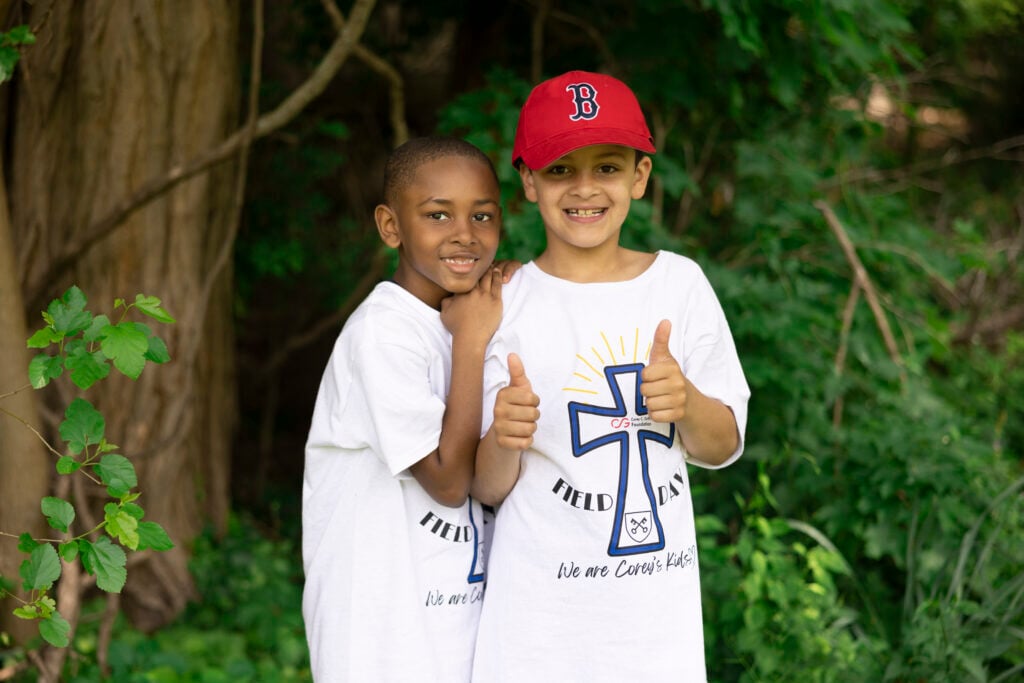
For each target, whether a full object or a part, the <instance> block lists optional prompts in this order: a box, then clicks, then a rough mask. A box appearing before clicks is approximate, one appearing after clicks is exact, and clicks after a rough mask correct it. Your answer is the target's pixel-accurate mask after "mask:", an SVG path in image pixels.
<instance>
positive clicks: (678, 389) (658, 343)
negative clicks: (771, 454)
mask: <svg viewBox="0 0 1024 683" xmlns="http://www.w3.org/2000/svg"><path fill="white" fill-rule="evenodd" d="M671 331H672V324H671V323H670V322H669V321H667V320H662V321H661V323H660V324H659V325H658V329H657V330H656V331H655V333H654V343H653V345H652V346H651V357H650V361H649V363H648V365H647V367H646V368H644V371H643V384H642V385H641V387H640V393H641V394H643V396H644V399H645V401H646V403H647V412H648V414H649V415H650V417H651V420H653V421H654V422H674V423H675V425H676V429H677V430H679V437H680V439H681V440H682V442H683V447H684V448H686V452H687V453H689V454H690V456H691V457H693V458H695V459H697V460H700V461H701V462H703V463H706V464H708V465H712V466H714V465H721V464H722V463H723V462H725V461H726V460H728V459H729V456H731V455H732V454H733V453H734V452H736V449H737V448H738V447H739V431H738V429H737V426H736V418H735V417H734V416H733V414H732V411H731V410H729V408H728V406H726V405H725V404H724V403H722V402H721V401H718V400H717V399H713V398H710V397H708V396H705V395H704V394H702V393H701V392H700V390H699V389H697V387H695V386H694V385H693V383H692V382H690V380H689V379H687V377H686V376H685V375H684V374H683V371H682V369H681V368H680V367H679V363H678V362H677V361H676V359H675V358H673V357H672V354H671V353H670V352H669V348H668V340H669V335H670V333H671Z"/></svg>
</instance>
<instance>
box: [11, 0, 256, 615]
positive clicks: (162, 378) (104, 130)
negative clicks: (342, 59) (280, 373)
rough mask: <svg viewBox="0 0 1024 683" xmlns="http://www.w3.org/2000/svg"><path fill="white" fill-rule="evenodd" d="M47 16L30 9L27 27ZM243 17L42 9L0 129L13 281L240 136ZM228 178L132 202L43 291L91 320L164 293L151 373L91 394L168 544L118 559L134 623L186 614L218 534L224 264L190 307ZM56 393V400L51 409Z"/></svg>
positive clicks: (225, 388) (116, 7)
mask: <svg viewBox="0 0 1024 683" xmlns="http://www.w3.org/2000/svg"><path fill="white" fill-rule="evenodd" d="M47 4H48V3H35V4H34V5H33V9H32V14H33V16H32V20H31V23H32V25H36V24H37V23H38V22H40V21H41V20H42V18H43V13H44V12H45V11H46V10H47V9H48V8H47V7H46V5H47ZM238 15H239V10H238V5H237V3H236V2H235V1H234V0H188V1H185V0H151V1H148V2H121V1H120V0H90V2H85V3H80V2H76V3H70V2H57V3H55V4H54V6H53V10H52V15H51V16H50V17H49V18H48V19H47V20H46V23H45V24H44V27H43V30H42V31H41V33H40V35H39V36H38V40H37V43H36V45H34V46H33V47H32V48H31V49H30V50H28V51H27V52H26V53H25V56H24V57H23V59H24V62H23V65H22V67H23V71H22V74H23V77H22V78H21V79H20V80H19V81H18V82H17V83H16V88H17V89H16V98H15V105H14V108H13V110H12V113H11V115H10V118H9V120H8V124H9V125H10V126H11V127H12V128H11V129H10V131H9V132H8V136H7V138H8V139H9V140H11V143H10V144H11V147H12V150H11V155H10V172H9V174H8V177H9V187H10V193H9V194H10V207H11V223H12V226H13V233H14V241H15V248H16V250H17V262H18V264H19V266H20V269H19V276H20V281H21V283H22V286H24V284H25V283H26V282H28V281H29V280H30V279H31V278H32V275H33V274H34V273H40V272H45V270H46V269H47V268H48V266H49V265H50V264H51V263H52V262H53V260H54V258H55V257H56V255H57V254H58V253H59V247H60V245H61V244H63V243H65V242H66V241H67V240H69V239H70V238H71V237H72V236H74V235H75V234H76V232H78V231H81V230H83V229H85V228H86V227H87V226H88V225H89V224H90V222H91V221H93V220H95V219H96V218H97V217H99V216H102V215H104V214H105V213H106V212H107V211H109V210H110V209H111V208H112V207H113V206H114V205H115V204H116V203H117V202H118V201H119V200H121V199H123V198H124V197H126V196H128V195H130V194H131V193H132V191H133V190H134V189H136V188H137V187H138V186H139V185H140V184H142V183H144V182H145V181H147V180H149V179H151V178H153V177H158V176H160V175H162V174H163V173H164V172H165V171H166V170H167V169H169V168H171V167H172V166H174V165H176V164H181V163H183V162H186V161H188V160H189V159H191V158H193V157H195V156H197V155H199V154H200V153H201V152H202V151H204V150H206V149H208V148H209V147H212V146H213V145H215V144H216V143H218V142H219V141H221V140H222V139H223V138H224V137H226V136H227V135H228V134H229V133H231V132H232V131H234V130H235V129H236V127H237V124H238V99H239V85H238V83H239V73H238V56H237V44H238ZM234 173H235V169H234V167H233V165H231V164H225V165H221V166H218V167H215V168H214V169H213V170H212V171H210V172H208V173H205V174H201V175H199V176H197V177H195V178H193V179H191V180H189V181H186V182H184V183H182V184H180V185H178V186H176V187H175V188H174V189H173V190H171V191H169V192H168V193H167V194H165V195H164V196H162V197H160V198H158V199H156V200H154V201H152V202H150V203H149V204H147V205H145V206H144V207H142V208H141V209H140V210H138V211H136V212H135V213H134V214H132V215H131V216H130V217H129V218H128V220H127V221H126V222H125V223H124V224H123V225H122V226H121V227H120V228H119V229H118V230H117V231H116V232H114V233H113V234H112V235H111V236H110V237H109V238H107V239H106V240H104V241H103V242H100V243H99V244H97V245H96V246H95V247H93V248H92V249H90V250H88V251H87V252H85V253H83V254H82V255H81V256H80V257H79V258H78V260H77V261H76V262H75V263H74V264H73V266H72V268H71V271H70V272H68V273H65V274H63V275H62V276H61V278H60V279H59V281H55V282H52V283H51V289H50V292H49V293H48V295H47V297H48V298H52V297H55V296H59V295H60V294H61V293H63V291H64V290H65V289H66V288H67V287H68V286H69V285H70V284H72V283H74V284H77V285H78V286H79V287H81V289H82V290H83V291H84V292H85V294H86V295H87V296H88V297H89V302H90V308H91V309H92V310H93V311H94V312H105V313H107V314H108V315H110V314H112V313H113V311H112V303H113V300H114V299H115V298H117V297H121V298H124V299H127V300H129V301H131V300H133V299H134V296H135V294H137V293H144V294H148V295H155V296H158V297H160V298H161V299H162V300H163V302H164V305H165V308H167V309H168V310H169V311H170V312H171V313H172V315H174V316H175V317H176V318H178V323H177V324H175V325H172V326H164V325H161V324H159V323H155V322H153V323H152V324H151V327H153V328H154V329H155V331H156V332H157V334H159V335H160V336H162V337H163V338H164V339H165V341H166V342H167V345H168V348H169V350H170V352H171V356H172V362H171V363H169V364H167V365H164V366H150V367H147V369H146V370H145V372H143V374H142V376H141V377H140V378H139V379H138V380H137V381H134V382H133V381H131V380H128V379H126V378H125V377H123V376H121V375H120V374H118V373H116V372H113V373H112V374H111V377H110V378H109V379H107V380H105V381H103V382H101V383H99V384H97V385H96V386H95V387H94V388H93V389H90V390H89V392H88V394H87V397H88V398H89V399H90V400H91V401H92V402H93V403H94V404H95V405H96V407H97V408H98V409H99V410H100V411H101V412H102V413H103V414H104V416H105V417H106V420H107V432H106V433H107V438H108V440H110V441H112V442H114V443H117V444H119V445H120V446H121V452H123V453H124V454H125V455H126V456H128V457H129V458H131V459H132V460H133V462H134V463H135V466H136V468H137V470H138V472H139V489H140V490H141V491H142V498H141V499H140V500H139V503H140V504H141V505H142V506H143V507H144V508H145V509H146V519H150V520H153V521H156V522H159V523H160V524H162V525H163V526H164V528H165V529H167V531H168V533H169V534H170V535H171V538H172V539H173V540H174V541H175V543H176V548H175V549H174V550H172V551H170V552H167V553H147V554H146V561H145V562H142V563H140V564H137V565H130V568H129V572H128V584H127V586H126V588H125V600H124V601H123V602H122V604H123V605H124V607H125V610H126V612H127V613H128V615H129V616H130V617H131V618H132V620H133V621H134V622H135V623H136V625H138V626H139V627H141V628H143V629H152V628H156V627H158V626H160V625H162V624H163V623H165V622H166V621H167V620H168V619H170V618H171V617H173V616H174V615H176V614H177V613H178V612H179V611H180V610H181V609H182V608H183V607H184V605H185V603H186V601H187V599H188V598H189V597H190V596H191V593H192V590H193V589H192V583H191V580H190V576H189V573H188V571H187V565H186V563H187V559H188V552H189V547H190V545H191V541H192V539H194V538H195V536H196V535H197V534H198V533H199V532H200V531H201V527H202V526H203V525H204V524H205V523H207V522H209V521H212V522H213V524H214V525H215V526H217V527H219V528H223V527H224V525H225V523H226V518H227V513H228V509H229V500H228V484H229V471H228V467H229V463H230V444H231V440H232V430H233V429H234V425H235V398H234V389H233V387H234V352H233V346H234V345H233V326H232V316H231V279H232V278H231V272H230V266H229V267H228V268H226V269H224V271H223V272H221V273H219V276H218V277H217V280H216V283H217V284H216V285H215V286H214V287H213V288H212V289H211V290H210V291H211V292H212V293H211V296H210V299H209V302H208V305H207V306H205V307H204V306H201V305H200V302H199V299H200V298H201V292H202V291H203V289H204V282H205V280H206V279H207V278H208V277H210V276H211V273H210V270H211V268H212V265H213V263H214V261H215V259H216V255H217V253H218V250H219V249H220V248H221V245H222V244H223V243H224V240H225V238H226V235H227V233H228V226H229V223H230V221H231V214H232V208H231V206H232V202H231V197H232V186H233V179H234ZM0 248H2V246H0ZM229 262H230V260H229ZM32 303H34V302H29V304H30V305H31V304H32ZM35 303H37V302H35ZM0 334H2V335H7V334H9V330H8V328H6V327H4V328H3V329H2V330H0ZM22 344H24V342H23V341H22ZM190 347H194V348H196V350H197V353H196V354H195V358H194V362H190V355H191V354H189V352H188V350H189V348H190ZM65 399H66V397H64V398H63V399H62V404H61V405H59V406H56V407H57V408H59V409H60V410H61V411H62V410H63V400H65ZM6 471H7V470H5V477H4V478H6ZM20 476H21V473H20V471H19V473H18V477H20ZM86 488H91V487H86ZM96 495H97V496H100V497H102V496H103V495H105V494H104V493H103V491H102V490H97V491H96ZM98 502H99V498H96V499H95V500H93V501H92V503H93V504H96V503H98ZM78 504H79V505H81V504H82V502H81V501H79V502H78Z"/></svg>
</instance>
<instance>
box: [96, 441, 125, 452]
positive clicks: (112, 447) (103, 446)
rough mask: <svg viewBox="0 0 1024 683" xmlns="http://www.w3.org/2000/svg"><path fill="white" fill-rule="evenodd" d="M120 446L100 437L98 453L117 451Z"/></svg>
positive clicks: (97, 447)
mask: <svg viewBox="0 0 1024 683" xmlns="http://www.w3.org/2000/svg"><path fill="white" fill-rule="evenodd" d="M118 448H120V446H118V445H117V444H116V443H108V442H107V440H106V439H100V442H99V444H98V445H97V446H96V452H97V453H109V452H110V451H116V450H117V449H118Z"/></svg>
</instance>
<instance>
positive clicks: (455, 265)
mask: <svg viewBox="0 0 1024 683" xmlns="http://www.w3.org/2000/svg"><path fill="white" fill-rule="evenodd" d="M500 201H501V196H500V193H499V190H498V185H497V183H496V182H495V181H494V176H493V174H492V173H491V171H490V169H489V168H488V167H487V166H486V165H484V164H483V163H481V162H480V161H478V160H476V159H471V158H467V157H461V156H447V157H442V158H440V159H436V160H434V161H428V162H426V163H424V164H422V165H420V167H419V168H418V169H417V170H416V175H415V178H414V179H413V180H412V181H411V182H410V183H409V184H408V185H406V186H405V187H404V188H403V189H402V190H401V192H400V193H399V195H398V198H397V201H395V202H394V203H393V205H386V204H382V205H380V206H378V207H377V211H376V216H375V217H376V220H377V229H378V231H379V232H380V235H381V239H382V240H384V243H385V244H387V245H388V246H389V247H394V248H397V249H398V250H399V262H398V268H397V269H396V270H395V276H394V280H395V282H396V283H397V284H399V285H401V286H402V287H403V288H405V289H406V290H408V291H409V292H411V293H412V294H413V295H415V296H416V297H417V298H419V299H420V300H421V301H423V302H424V303H426V304H427V305H429V306H432V307H434V308H440V307H441V300H442V299H444V298H445V297H446V296H448V295H449V294H459V293H463V292H468V291H469V290H470V289H472V288H473V287H474V286H475V285H476V283H477V281H478V280H479V279H480V276H481V275H483V274H484V273H485V272H487V269H488V267H490V265H491V263H492V262H493V261H494V254H495V252H496V251H497V250H498V237H499V234H500V232H501V204H500Z"/></svg>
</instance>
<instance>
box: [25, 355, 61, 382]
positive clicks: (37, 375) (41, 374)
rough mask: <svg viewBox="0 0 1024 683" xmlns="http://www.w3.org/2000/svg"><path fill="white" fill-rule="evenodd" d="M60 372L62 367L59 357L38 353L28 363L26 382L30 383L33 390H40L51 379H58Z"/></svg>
mask: <svg viewBox="0 0 1024 683" xmlns="http://www.w3.org/2000/svg"><path fill="white" fill-rule="evenodd" d="M62 372H64V366H63V364H62V363H61V358H60V356H50V355H48V354H45V353H40V354H39V355H37V356H36V357H35V358H33V359H32V360H31V361H29V363H28V381H29V382H31V383H32V388H33V389H42V388H43V387H45V386H46V385H47V384H49V383H50V380H51V379H57V378H58V377H60V375H61V373H62Z"/></svg>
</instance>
